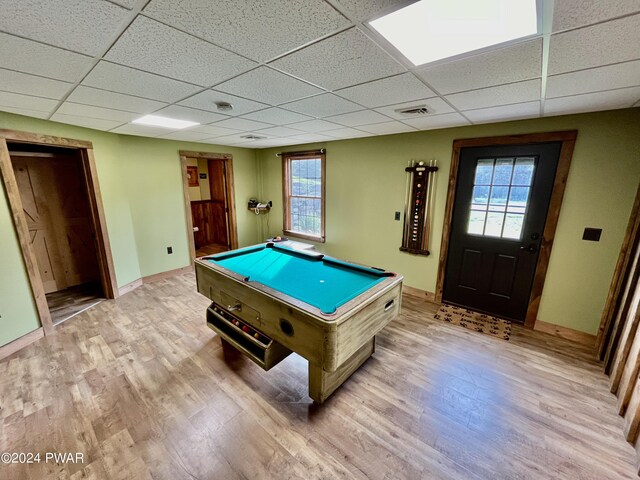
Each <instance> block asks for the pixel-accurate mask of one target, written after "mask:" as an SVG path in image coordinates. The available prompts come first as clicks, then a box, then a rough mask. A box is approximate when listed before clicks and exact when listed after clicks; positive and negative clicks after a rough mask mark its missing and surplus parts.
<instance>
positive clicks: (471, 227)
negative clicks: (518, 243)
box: [467, 157, 535, 240]
mask: <svg viewBox="0 0 640 480" xmlns="http://www.w3.org/2000/svg"><path fill="white" fill-rule="evenodd" d="M534 168H535V159H534V158H531V157H518V158H481V159H478V163H477V165H476V174H475V178H474V183H473V195H472V199H471V211H470V213H469V224H468V225H467V233H470V234H472V235H483V236H486V237H501V238H510V239H516V240H519V239H520V237H521V235H522V226H523V225H524V216H525V215H526V213H527V205H528V203H529V193H530V190H531V181H532V179H533V170H534Z"/></svg>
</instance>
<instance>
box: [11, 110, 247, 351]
mask: <svg viewBox="0 0 640 480" xmlns="http://www.w3.org/2000/svg"><path fill="white" fill-rule="evenodd" d="M0 128H7V129H12V130H21V131H26V132H33V133H43V134H48V135H55V136H60V137H68V138H74V139H78V140H88V141H90V142H92V143H93V147H94V153H95V158H96V169H97V172H98V179H99V182H100V188H101V193H102V200H103V204H104V210H105V217H106V222H107V230H108V232H109V239H110V243H111V249H112V253H113V260H114V267H115V271H116V280H117V283H118V286H120V287H122V286H123V285H126V284H127V283H130V282H132V281H134V280H136V279H138V278H140V277H143V276H147V275H153V274H155V273H159V272H164V271H167V270H172V269H175V268H180V267H184V266H186V265H188V264H189V253H188V243H187V242H188V240H187V232H186V218H185V211H184V203H183V194H182V176H181V172H180V162H179V157H178V151H179V150H194V151H203V152H221V153H230V154H232V155H233V166H234V173H235V190H236V198H235V200H236V205H237V207H238V208H237V221H238V240H239V243H240V245H241V246H244V245H251V244H253V243H256V242H257V241H258V238H259V237H258V235H257V233H258V232H257V223H256V220H255V218H254V215H252V214H251V212H249V211H248V210H247V209H246V208H242V207H243V205H244V204H246V202H247V200H248V199H249V198H250V197H254V196H256V195H257V192H258V179H257V176H256V153H255V151H254V150H250V149H242V148H233V147H227V146H219V145H209V144H202V143H191V142H177V141H171V140H155V139H150V138H143V137H134V136H128V135H116V134H111V133H106V132H100V131H97V130H91V129H86V128H81V127H75V126H71V125H65V124H61V123H55V122H49V121H45V120H38V119H35V118H30V117H23V116H20V115H13V114H9V113H4V112H0ZM8 208H9V207H8V203H7V200H6V195H5V192H4V191H3V192H2V195H1V196H0V271H1V272H2V274H1V275H0V345H4V344H6V343H8V342H9V341H11V340H13V339H15V338H18V337H20V336H22V335H24V334H26V333H28V332H30V331H32V330H34V329H35V328H37V327H38V325H39V320H38V319H37V314H36V310H35V307H34V304H33V299H32V295H31V291H30V288H29V285H28V281H27V276H26V272H25V269H24V262H23V261H22V257H21V255H20V250H19V248H18V244H17V237H16V233H15V229H14V227H13V223H12V220H11V217H10V215H9V210H8ZM167 246H172V247H173V251H174V253H173V254H172V255H167V253H166V247H167Z"/></svg>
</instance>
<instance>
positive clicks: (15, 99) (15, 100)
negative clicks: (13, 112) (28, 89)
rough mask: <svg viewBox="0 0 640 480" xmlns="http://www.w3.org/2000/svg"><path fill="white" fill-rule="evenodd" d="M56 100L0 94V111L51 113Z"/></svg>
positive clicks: (7, 93)
mask: <svg viewBox="0 0 640 480" xmlns="http://www.w3.org/2000/svg"><path fill="white" fill-rule="evenodd" d="M56 105H58V101H57V100H52V99H50V98H41V97H30V96H28V95H21V94H19V93H10V92H0V110H2V107H12V108H22V109H25V110H36V111H39V112H51V111H52V110H53V109H54V108H55V107H56Z"/></svg>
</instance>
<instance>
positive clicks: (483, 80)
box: [416, 38, 542, 94]
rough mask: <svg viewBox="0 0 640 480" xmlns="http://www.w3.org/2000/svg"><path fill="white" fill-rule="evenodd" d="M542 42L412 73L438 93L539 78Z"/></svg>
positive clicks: (517, 46) (519, 45)
mask: <svg viewBox="0 0 640 480" xmlns="http://www.w3.org/2000/svg"><path fill="white" fill-rule="evenodd" d="M541 72H542V39H541V38H538V39H536V40H533V41H531V42H524V43H520V44H516V45H512V46H509V47H506V48H501V49H500V50H494V51H491V52H487V53H483V54H480V55H475V56H473V57H467V58H464V59H462V60H456V61H453V62H448V63H444V64H440V65H436V66H433V67H428V68H423V69H420V70H417V71H416V74H417V75H418V76H419V77H420V78H423V79H424V80H425V81H426V82H427V83H428V84H429V85H431V86H432V87H433V88H435V89H436V90H437V91H438V92H440V94H447V93H454V92H463V91H465V90H472V89H478V88H483V87H491V86H494V85H502V84H504V83H512V82H519V81H522V80H528V79H531V78H536V77H540V75H541Z"/></svg>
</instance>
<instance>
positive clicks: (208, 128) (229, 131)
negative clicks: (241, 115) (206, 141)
mask: <svg viewBox="0 0 640 480" xmlns="http://www.w3.org/2000/svg"><path fill="white" fill-rule="evenodd" d="M184 131H194V132H202V133H206V134H207V137H206V138H211V137H222V136H225V135H235V134H236V133H242V130H236V129H233V128H223V127H217V126H215V125H196V126H195V127H190V128H188V129H185V130H184Z"/></svg>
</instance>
